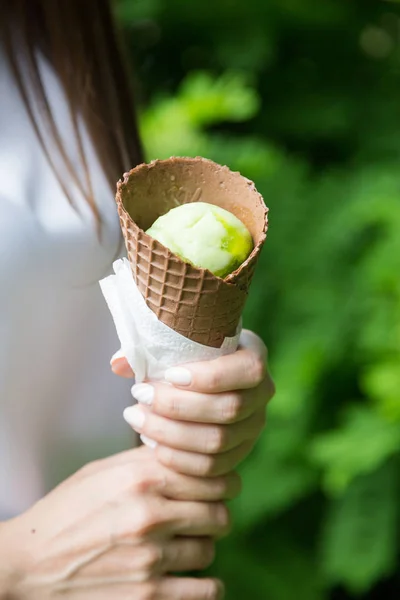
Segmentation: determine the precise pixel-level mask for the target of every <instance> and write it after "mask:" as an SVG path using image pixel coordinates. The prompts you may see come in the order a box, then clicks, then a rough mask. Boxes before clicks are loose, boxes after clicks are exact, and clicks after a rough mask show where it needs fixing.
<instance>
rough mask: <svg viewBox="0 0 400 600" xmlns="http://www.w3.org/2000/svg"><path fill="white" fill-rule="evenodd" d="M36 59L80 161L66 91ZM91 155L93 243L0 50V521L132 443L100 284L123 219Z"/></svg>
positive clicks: (124, 385) (88, 223)
mask: <svg viewBox="0 0 400 600" xmlns="http://www.w3.org/2000/svg"><path fill="white" fill-rule="evenodd" d="M42 67H43V72H44V77H45V84H46V88H47V90H48V93H49V96H50V98H51V102H52V105H53V110H54V111H55V114H56V118H57V122H58V123H59V124H61V125H62V131H63V135H64V141H65V144H66V145H67V148H68V150H69V152H70V154H71V156H72V157H75V156H76V161H78V153H77V152H76V151H75V148H74V143H75V141H74V136H73V133H72V131H73V130H72V128H71V125H70V122H69V116H68V112H67V109H66V106H65V102H64V97H63V93H62V90H61V89H60V86H59V85H58V82H57V81H56V79H55V77H54V74H53V73H52V72H51V70H50V69H49V67H48V66H46V65H42ZM86 143H87V144H88V143H89V142H88V141H87V139H86ZM89 153H90V165H91V166H92V167H93V168H92V176H93V184H94V189H95V197H96V202H97V205H98V206H99V208H100V210H101V213H102V217H103V219H104V221H105V223H106V226H105V228H104V232H103V233H104V235H103V238H102V240H101V242H100V241H99V240H98V238H97V235H96V229H95V225H94V221H93V217H92V215H91V212H90V209H89V208H88V206H87V205H86V203H85V200H84V199H83V198H81V197H79V195H78V194H75V195H76V202H77V203H78V205H79V207H80V209H81V210H82V212H83V214H78V213H77V212H76V211H75V210H74V209H73V208H72V207H71V206H70V205H69V203H68V200H67V198H66V197H65V196H64V194H63V192H62V190H61V187H60V185H59V183H58V181H57V178H56V177H55V175H54V173H53V171H52V169H51V168H50V166H49V164H48V161H47V159H46V157H45V155H44V152H43V151H42V149H41V146H40V144H39V142H38V140H37V138H36V135H35V132H34V130H33V128H32V126H31V123H30V120H29V117H28V115H27V113H26V110H25V107H24V104H23V102H22V99H21V98H20V96H19V93H18V91H17V88H16V86H15V84H14V82H13V79H12V76H11V73H10V72H9V70H8V67H7V66H6V63H5V60H4V57H2V56H1V54H0V520H1V518H6V517H7V516H12V515H14V514H17V513H19V512H21V511H23V510H25V509H26V508H27V507H28V506H30V505H31V504H32V503H33V502H35V501H36V500H37V499H38V498H40V497H41V496H42V495H43V494H44V493H45V492H46V491H47V490H48V489H50V488H51V487H52V486H54V485H55V484H56V483H57V482H58V481H60V480H61V479H62V478H64V477H66V476H67V475H69V474H71V473H72V472H73V471H74V470H76V469H77V468H78V467H80V466H81V465H83V464H84V463H86V462H87V461H89V460H92V459H94V458H97V457H100V456H104V455H107V454H111V453H115V452H118V451H120V450H123V449H126V448H128V447H130V446H132V444H133V440H134V437H133V434H132V432H131V430H130V429H129V427H128V426H127V425H126V424H125V422H124V421H123V419H122V410H123V408H124V407H125V406H127V405H128V404H130V403H131V402H132V399H131V396H130V394H129V387H130V385H131V384H132V382H129V381H126V380H122V379H120V378H118V377H116V376H115V375H113V374H112V373H111V370H110V366H109V361H110V358H111V355H112V354H113V353H114V352H115V351H116V350H117V349H118V347H119V345H118V340H117V336H116V333H115V329H114V325H113V322H112V319H111V316H110V314H109V312H108V309H107V307H106V304H105V301H104V299H103V296H102V295H101V291H100V288H99V284H98V280H99V279H100V278H102V277H104V276H105V275H106V274H108V273H109V272H110V270H111V265H112V260H113V258H114V257H115V254H116V252H117V251H118V244H119V223H118V217H117V212H116V207H115V203H114V199H113V191H112V190H110V188H109V186H108V184H107V182H106V180H105V177H104V175H103V173H102V171H101V168H100V166H99V164H98V161H97V160H96V157H95V155H94V152H93V149H91V148H89ZM60 165H61V163H60Z"/></svg>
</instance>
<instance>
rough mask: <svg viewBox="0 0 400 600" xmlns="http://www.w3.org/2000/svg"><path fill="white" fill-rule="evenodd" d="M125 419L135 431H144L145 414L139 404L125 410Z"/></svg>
mask: <svg viewBox="0 0 400 600" xmlns="http://www.w3.org/2000/svg"><path fill="white" fill-rule="evenodd" d="M123 414H124V419H125V421H126V422H127V423H129V425H130V426H131V427H133V429H142V427H143V425H144V421H145V418H146V417H145V414H144V412H143V410H142V409H141V408H140V406H138V405H137V404H136V405H135V406H128V407H127V408H125V410H124V413H123Z"/></svg>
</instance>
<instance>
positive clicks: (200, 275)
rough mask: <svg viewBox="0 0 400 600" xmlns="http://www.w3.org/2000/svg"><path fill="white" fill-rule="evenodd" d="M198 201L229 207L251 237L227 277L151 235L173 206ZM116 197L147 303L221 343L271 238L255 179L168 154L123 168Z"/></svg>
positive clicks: (168, 319) (177, 326)
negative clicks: (191, 261)
mask: <svg viewBox="0 0 400 600" xmlns="http://www.w3.org/2000/svg"><path fill="white" fill-rule="evenodd" d="M198 201H202V202H208V203H210V204H215V205H217V206H220V207H221V208H224V209H226V210H229V211H230V212H232V213H233V214H234V215H236V217H238V218H239V219H240V220H241V221H242V222H243V223H244V224H245V225H246V227H247V228H248V230H249V231H250V233H251V235H252V237H253V241H254V249H253V251H252V253H251V254H250V256H249V257H248V258H247V260H246V261H245V262H244V263H243V264H242V265H241V266H240V267H239V268H238V269H237V270H236V271H234V272H233V273H231V274H230V275H229V276H228V277H226V278H225V279H221V278H219V277H216V276H215V275H213V274H212V273H210V272H209V271H207V270H204V269H198V268H197V267H194V266H192V265H190V264H188V263H186V262H184V261H182V260H181V259H180V258H179V257H178V256H176V255H175V254H173V253H172V252H171V251H170V250H168V249H167V248H166V247H165V246H163V245H162V244H160V242H158V241H156V240H154V239H152V238H151V237H150V236H148V235H147V234H146V233H145V230H146V229H148V228H149V227H150V226H151V225H152V224H153V223H154V221H155V220H156V219H157V218H158V217H159V216H161V215H163V214H165V213H167V212H168V211H169V210H170V209H171V208H174V207H176V206H178V205H180V204H185V203H188V202H198ZM116 202H117V206H118V213H119V217H120V222H121V228H122V233H123V236H124V239H125V244H126V249H127V252H128V258H129V262H130V265H131V268H132V273H133V277H134V280H135V282H136V285H137V286H138V288H139V290H140V292H141V294H142V296H143V297H144V299H145V301H146V304H147V306H148V307H149V308H150V309H151V310H152V311H153V312H154V313H155V314H156V315H157V318H158V319H159V320H160V321H162V322H163V323H165V325H168V327H171V328H172V329H174V330H175V331H176V332H178V333H180V334H181V335H183V336H185V337H187V338H189V339H191V340H193V341H195V342H199V343H200V344H204V345H206V346H212V347H215V348H220V347H221V345H222V343H223V341H224V339H225V338H226V337H232V336H234V335H235V333H236V331H237V327H238V324H239V322H240V317H241V314H242V311H243V308H244V305H245V302H246V298H247V294H248V290H249V286H250V282H251V279H252V276H253V273H254V269H255V266H256V262H257V259H258V257H259V254H260V251H261V248H262V245H263V243H264V241H265V238H266V232H267V225H268V220H267V214H268V209H267V208H266V206H265V204H264V201H263V199H262V197H261V196H260V194H259V193H258V192H257V190H256V188H255V186H254V184H253V182H251V181H249V180H248V179H246V178H245V177H242V176H241V175H240V173H234V172H232V171H230V170H229V169H228V168H227V167H223V166H220V165H218V164H216V163H214V162H212V161H210V160H206V159H204V158H170V159H168V160H159V161H154V162H152V163H150V164H141V165H139V166H137V167H135V168H134V169H132V170H131V171H130V172H129V173H125V174H124V177H123V179H122V180H121V181H119V182H118V184H117V195H116Z"/></svg>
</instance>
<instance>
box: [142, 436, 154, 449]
mask: <svg viewBox="0 0 400 600" xmlns="http://www.w3.org/2000/svg"><path fill="white" fill-rule="evenodd" d="M140 439H141V440H142V442H143V444H144V445H145V446H148V447H149V448H156V446H157V442H155V441H154V440H151V439H150V438H148V437H147V436H146V435H141V436H140Z"/></svg>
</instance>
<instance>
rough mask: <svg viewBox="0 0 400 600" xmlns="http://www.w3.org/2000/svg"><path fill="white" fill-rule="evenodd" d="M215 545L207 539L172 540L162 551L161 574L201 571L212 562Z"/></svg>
mask: <svg viewBox="0 0 400 600" xmlns="http://www.w3.org/2000/svg"><path fill="white" fill-rule="evenodd" d="M214 557H215V544H214V541H213V540H212V539H209V538H184V537H182V538H174V539H172V540H171V541H170V542H168V543H167V544H166V546H165V549H164V556H163V559H162V563H161V565H160V568H161V572H162V573H178V572H179V573H183V572H185V571H202V570H203V569H207V568H208V567H209V566H210V565H211V564H212V563H213V561H214Z"/></svg>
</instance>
